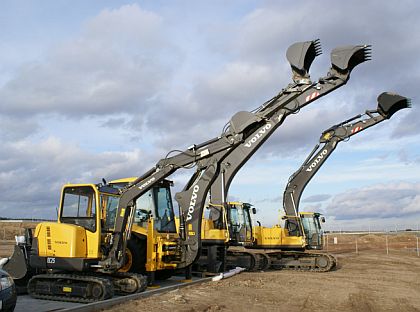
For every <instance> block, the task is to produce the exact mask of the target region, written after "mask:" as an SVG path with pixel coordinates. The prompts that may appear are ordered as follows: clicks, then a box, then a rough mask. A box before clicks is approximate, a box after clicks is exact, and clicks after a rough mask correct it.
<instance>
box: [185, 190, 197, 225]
mask: <svg viewBox="0 0 420 312" xmlns="http://www.w3.org/2000/svg"><path fill="white" fill-rule="evenodd" d="M199 190H200V186H198V185H194V188H193V191H192V195H191V200H190V207H189V208H188V214H187V221H190V220H191V219H192V214H193V213H194V210H195V204H196V203H197V192H198V191H199Z"/></svg>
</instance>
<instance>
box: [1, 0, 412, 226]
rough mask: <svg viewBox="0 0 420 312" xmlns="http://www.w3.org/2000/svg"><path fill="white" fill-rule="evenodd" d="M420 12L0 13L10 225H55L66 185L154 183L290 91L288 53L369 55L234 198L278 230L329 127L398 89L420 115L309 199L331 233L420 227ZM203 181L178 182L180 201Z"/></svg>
mask: <svg viewBox="0 0 420 312" xmlns="http://www.w3.org/2000/svg"><path fill="white" fill-rule="evenodd" d="M419 9H420V5H419V4H418V3H417V1H400V2H398V4H396V3H391V2H390V3H387V2H384V1H351V2H350V1H348V2H342V1H322V2H321V3H319V2H314V1H299V2H296V1H247V0H241V1H147V2H146V1H136V2H132V1H130V2H128V1H71V2H66V1H52V0H51V1H49V0H47V1H15V0H13V1H12V0H10V1H7V0H6V1H2V2H1V3H0V27H1V29H2V31H1V32H0V123H1V127H0V142H1V149H0V194H1V195H0V216H2V217H38V218H42V217H43V218H51V217H54V216H55V209H56V207H57V205H58V201H59V192H60V188H61V186H62V185H63V184H64V183H67V182H72V183H76V182H93V183H96V182H99V181H100V180H101V179H102V178H105V179H107V180H110V179H114V178H120V177H124V176H134V175H140V174H142V173H143V172H144V171H146V170H148V169H149V168H150V167H152V166H153V165H154V164H155V163H156V162H157V161H158V160H159V159H160V158H163V157H164V156H165V155H166V154H167V152H168V151H169V150H172V149H185V148H186V147H188V146H190V145H191V144H193V143H200V142H203V141H205V140H207V139H210V138H213V137H215V136H217V135H219V134H220V133H221V132H222V128H223V126H224V125H225V124H226V122H227V121H228V120H229V119H230V117H231V116H232V115H233V114H234V113H236V112H237V111H239V110H252V109H254V108H255V107H257V106H259V104H261V103H262V102H264V101H265V100H267V99H269V98H271V97H272V96H274V95H275V94H277V93H278V92H279V91H280V90H281V89H282V88H284V87H285V86H286V85H287V84H288V83H289V82H291V74H290V69H289V65H288V63H287V60H286V58H285V53H286V50H287V47H288V46H289V45H290V44H292V43H294V42H297V41H306V40H312V39H316V38H320V40H321V44H322V49H323V54H322V55H321V56H320V57H318V58H317V59H316V60H315V61H314V64H313V65H312V68H311V77H312V79H313V80H317V78H319V77H321V76H324V75H325V74H326V73H327V71H328V69H329V66H330V56H329V53H330V51H331V50H332V49H333V48H335V47H337V46H342V45H349V44H371V45H372V47H373V57H372V61H370V62H367V63H365V64H362V65H360V66H359V67H357V68H356V69H355V70H354V71H353V73H352V76H351V79H350V81H349V82H348V84H347V85H346V86H344V87H342V88H341V89H339V90H337V91H335V92H334V93H332V94H330V95H328V96H326V97H324V98H322V99H320V100H318V101H315V102H313V104H311V105H309V106H307V107H305V108H304V109H303V110H302V111H301V112H300V113H299V114H297V115H293V116H290V117H289V118H288V119H286V121H285V123H284V125H283V126H282V127H280V128H279V129H278V130H277V132H276V133H275V134H274V135H273V136H272V138H271V139H270V140H269V141H268V142H267V143H266V144H265V145H264V147H263V148H261V149H260V150H259V151H258V153H257V154H256V155H254V157H253V158H251V160H250V161H249V162H248V163H247V164H246V166H245V167H244V168H243V169H242V170H241V171H240V173H239V174H238V175H237V177H236V178H235V180H234V182H233V184H232V187H231V190H230V193H229V196H230V198H231V199H240V200H243V201H250V202H252V203H254V204H255V206H256V207H257V208H258V214H259V216H258V219H259V220H261V221H262V222H263V223H265V224H267V225H270V224H273V223H274V222H275V220H276V219H277V216H278V214H279V210H281V203H282V194H283V190H284V188H285V186H286V183H287V180H288V177H289V176H290V175H291V174H292V173H293V172H294V171H295V170H297V169H298V168H299V166H300V165H301V163H302V162H303V160H304V159H305V158H306V156H307V155H308V153H309V152H310V151H311V150H312V148H313V146H314V145H315V144H316V143H317V141H318V139H319V136H320V134H321V132H322V131H323V130H325V129H326V128H328V127H330V126H331V125H333V124H335V123H338V122H340V121H343V120H345V119H347V118H349V117H352V116H354V115H356V114H358V113H362V112H364V111H365V110H366V109H374V108H375V107H376V97H377V96H378V95H379V94H380V93H382V92H383V91H393V92H397V93H399V94H401V95H404V96H406V97H409V98H411V99H412V102H413V107H412V108H411V109H409V110H404V111H400V112H398V113H397V114H396V115H394V116H393V118H392V119H391V120H389V121H385V122H383V123H381V124H379V125H378V126H376V127H374V128H371V129H369V130H367V131H366V132H363V133H361V134H360V135H358V136H355V137H353V138H352V139H351V140H350V141H349V142H346V143H341V144H340V145H339V146H338V147H337V150H336V152H335V153H334V154H333V155H332V156H331V158H330V159H329V160H328V161H327V163H326V164H325V165H324V166H323V168H322V169H321V170H320V172H319V173H318V174H317V175H316V177H315V178H314V179H313V181H312V182H311V183H310V184H309V185H308V187H307V189H306V191H305V193H304V194H303V196H302V203H301V209H302V210H318V211H321V212H322V213H324V214H325V215H326V217H327V224H326V228H329V229H367V228H368V227H371V228H372V229H375V228H378V229H384V228H387V229H394V228H395V227H398V228H405V227H411V228H415V227H418V226H419V224H420V143H419V133H420V125H419V123H418V122H417V121H418V120H419V118H420V112H419V108H418V106H419V105H418V103H417V101H418V96H417V92H418V90H419V85H420V59H419V51H420V40H419V39H417V38H418V34H417V30H418V29H420V20H419V18H418V12H419ZM189 174H190V173H189V172H180V173H178V174H176V175H174V176H173V177H172V179H173V180H174V181H175V183H176V189H181V188H182V186H183V185H182V184H183V183H185V182H186V180H187V179H188V175H189Z"/></svg>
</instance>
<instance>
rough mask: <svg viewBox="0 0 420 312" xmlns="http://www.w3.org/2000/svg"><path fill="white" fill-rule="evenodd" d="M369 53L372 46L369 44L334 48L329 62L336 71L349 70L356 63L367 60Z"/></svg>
mask: <svg viewBox="0 0 420 312" xmlns="http://www.w3.org/2000/svg"><path fill="white" fill-rule="evenodd" d="M371 53H372V48H371V46H370V45H356V46H345V47H339V48H335V49H334V50H332V51H331V64H332V67H333V68H334V69H335V70H337V71H338V72H343V73H346V72H351V71H352V70H353V68H355V67H356V66H357V65H359V64H361V63H363V62H366V61H369V60H370V58H371Z"/></svg>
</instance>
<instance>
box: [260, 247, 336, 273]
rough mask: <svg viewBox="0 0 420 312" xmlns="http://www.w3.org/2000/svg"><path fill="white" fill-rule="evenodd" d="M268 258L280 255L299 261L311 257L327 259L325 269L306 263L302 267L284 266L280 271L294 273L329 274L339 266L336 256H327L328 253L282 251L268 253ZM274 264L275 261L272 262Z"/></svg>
mask: <svg viewBox="0 0 420 312" xmlns="http://www.w3.org/2000/svg"><path fill="white" fill-rule="evenodd" d="M267 255H268V256H276V255H280V256H281V258H284V257H285V256H286V257H289V256H290V257H294V258H296V257H297V258H298V259H303V258H309V257H317V258H318V257H324V258H326V259H327V261H328V263H327V266H325V267H313V266H310V265H307V264H305V263H303V264H302V266H284V267H281V268H280V269H282V270H293V271H307V272H308V271H309V272H328V271H331V270H332V269H333V268H334V267H335V266H336V264H337V260H336V259H335V257H334V256H332V255H330V254H326V253H309V252H299V251H295V252H293V251H280V252H268V253H267ZM272 262H274V261H272ZM270 269H277V268H270Z"/></svg>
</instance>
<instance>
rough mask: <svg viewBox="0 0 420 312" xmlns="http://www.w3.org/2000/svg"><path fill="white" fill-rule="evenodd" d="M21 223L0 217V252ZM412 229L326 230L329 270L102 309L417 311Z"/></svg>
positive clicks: (240, 278) (259, 277)
mask: <svg viewBox="0 0 420 312" xmlns="http://www.w3.org/2000/svg"><path fill="white" fill-rule="evenodd" d="M30 225H31V226H34V224H30ZM24 226H26V225H23V224H3V225H2V224H1V223H0V257H6V256H10V255H11V253H12V250H13V245H14V240H13V237H14V235H16V234H19V232H22V230H21V229H22V228H23V227H24ZM4 233H5V235H6V236H5V238H6V240H3V239H2V238H3V236H2V235H4ZM417 235H418V233H415V232H412V233H410V232H406V233H399V234H395V233H394V234H391V233H389V234H360V235H354V234H352V235H345V234H343V235H341V234H329V235H328V236H327V237H326V239H327V240H326V242H325V244H324V246H325V247H324V250H328V252H330V253H332V254H334V255H335V256H336V257H337V259H338V266H337V269H336V270H334V271H331V272H327V273H310V272H296V271H286V270H284V271H271V272H269V271H267V272H253V273H248V272H244V273H241V274H239V275H236V276H234V277H231V278H229V279H226V280H222V281H219V282H209V283H206V284H201V285H196V286H191V287H186V288H183V289H179V290H175V291H171V292H168V293H165V294H160V295H155V296H153V297H150V298H145V299H141V300H137V301H130V302H127V303H126V304H124V305H120V306H116V307H113V308H112V309H109V310H106V311H115V312H117V311H118V312H124V311H127V312H132V311H136V310H141V311H168V312H169V311H170V312H178V311H187V312H194V311H203V312H204V311H206V312H211V311H234V312H236V311H238V312H239V311H246V310H248V311H361V312H364V311H420V257H418V256H417V249H416V248H417V243H418V238H417ZM334 238H335V239H334ZM334 241H335V242H336V244H335V243H334ZM387 250H388V254H387ZM356 252H357V253H356Z"/></svg>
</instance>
